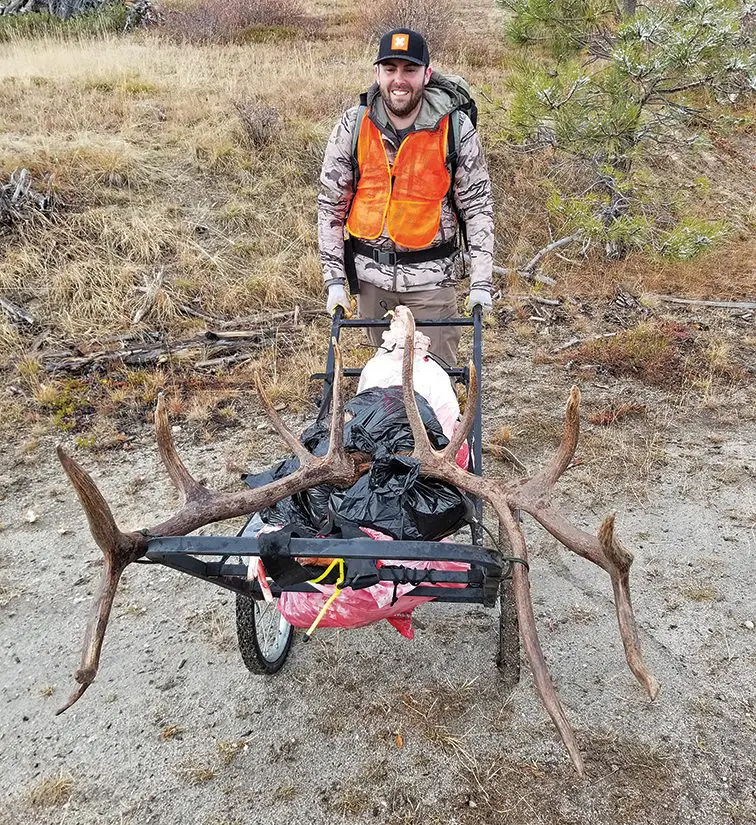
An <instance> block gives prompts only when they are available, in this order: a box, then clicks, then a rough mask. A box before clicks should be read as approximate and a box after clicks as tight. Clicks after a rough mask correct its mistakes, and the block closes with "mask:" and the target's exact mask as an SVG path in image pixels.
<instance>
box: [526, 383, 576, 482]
mask: <svg viewBox="0 0 756 825" xmlns="http://www.w3.org/2000/svg"><path fill="white" fill-rule="evenodd" d="M579 437H580V390H579V389H578V388H577V387H575V386H573V387H572V389H571V390H570V397H569V399H568V400H567V408H566V409H565V413H564V429H563V430H562V438H561V440H560V442H559V447H558V448H557V451H556V454H555V455H554V457H553V458H552V459H551V461H550V462H549V464H548V466H547V467H544V469H543V470H541V471H540V472H539V473H537V474H536V475H535V476H534V477H533V479H532V480H531V481H530V482H529V484H530V486H538V487H541V488H543V487H544V486H545V487H546V491H547V492H548V493H550V488H552V487H553V486H554V484H555V483H556V482H557V481H558V480H559V477H560V476H561V475H562V473H563V472H564V471H565V470H566V469H567V468H568V467H569V466H570V462H571V461H572V459H573V458H574V456H575V448H576V447H577V443H578V438H579Z"/></svg>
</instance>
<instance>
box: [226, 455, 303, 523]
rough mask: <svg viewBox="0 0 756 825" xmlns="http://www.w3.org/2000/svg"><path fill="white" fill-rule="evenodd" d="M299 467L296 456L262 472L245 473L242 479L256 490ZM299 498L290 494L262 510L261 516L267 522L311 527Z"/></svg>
mask: <svg viewBox="0 0 756 825" xmlns="http://www.w3.org/2000/svg"><path fill="white" fill-rule="evenodd" d="M297 469H299V459H298V458H296V457H293V458H287V459H284V460H283V461H279V462H278V464H274V465H273V466H272V467H269V468H268V469H267V470H263V472H261V473H244V474H243V475H242V481H243V482H244V483H245V484H246V485H247V486H248V487H251V488H252V489H253V490H255V489H257V488H258V487H264V486H265V485H266V484H270V483H272V482H273V481H278V480H279V479H281V478H285V477H286V476H288V475H291V474H292V473H293V472H294V471H295V470H297ZM298 498H299V497H298V496H290V497H289V498H284V499H281V501H279V502H278V504H274V505H273V506H272V507H264V508H263V509H262V510H260V518H261V519H262V520H263V521H264V522H265V524H275V525H282V524H294V525H298V526H300V527H310V526H311V525H310V518H309V515H308V513H307V510H306V509H305V508H304V507H303V506H302V503H301V501H299V500H298Z"/></svg>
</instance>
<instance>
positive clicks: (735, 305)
mask: <svg viewBox="0 0 756 825" xmlns="http://www.w3.org/2000/svg"><path fill="white" fill-rule="evenodd" d="M650 297H651V298H656V299H657V300H659V301H664V302H665V303H667V304H688V305H690V306H699V307H716V308H718V309H756V301H706V300H703V299H701V298H678V297H677V296H676V295H654V294H651V296H650Z"/></svg>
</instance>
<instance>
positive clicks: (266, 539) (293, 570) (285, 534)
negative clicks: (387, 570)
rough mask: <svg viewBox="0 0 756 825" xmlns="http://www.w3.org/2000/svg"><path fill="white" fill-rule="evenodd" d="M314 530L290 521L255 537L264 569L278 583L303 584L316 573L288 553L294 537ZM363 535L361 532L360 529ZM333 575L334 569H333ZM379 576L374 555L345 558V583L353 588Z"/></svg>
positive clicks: (308, 535) (312, 533) (311, 534)
mask: <svg viewBox="0 0 756 825" xmlns="http://www.w3.org/2000/svg"><path fill="white" fill-rule="evenodd" d="M315 535H316V534H315V531H308V530H306V529H304V528H302V527H301V526H296V527H295V526H293V525H291V524H289V525H287V526H286V527H283V528H282V529H281V530H276V531H275V532H273V533H261V534H260V535H259V536H258V537H257V544H258V547H259V550H260V558H261V559H262V563H263V566H264V567H265V572H266V573H267V574H268V575H269V576H270V577H271V578H272V579H273V581H274V582H275V583H276V584H277V585H278V586H279V587H290V586H291V585H295V584H304V583H305V582H308V581H311V580H312V579H313V578H316V577H317V572H316V571H315V570H314V569H313V568H312V567H311V566H306V565H304V564H300V562H298V561H297V560H296V559H294V558H292V556H291V540H292V539H293V538H297V539H298V538H314V537H315ZM360 535H361V536H364V533H360ZM334 575H335V573H334ZM380 580H381V576H380V573H379V572H378V566H377V562H376V560H375V559H347V560H346V575H345V576H344V583H343V584H342V585H341V587H342V588H344V587H351V588H352V590H362V589H363V588H365V587H372V586H373V585H374V584H378V582H379V581H380ZM322 583H323V584H333V581H330V580H329V579H325V580H322Z"/></svg>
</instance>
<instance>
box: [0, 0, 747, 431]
mask: <svg viewBox="0 0 756 825" xmlns="http://www.w3.org/2000/svg"><path fill="white" fill-rule="evenodd" d="M253 6H254V8H255V9H257V10H258V11H259V10H262V9H263V8H264V9H267V11H265V13H264V14H263V16H265V14H269V13H272V11H271V9H272V7H271V6H267V5H265V2H263V0H260V2H259V3H257V4H255V3H252V5H251V6H249V8H252V7H253ZM173 7H175V8H179V7H181V8H183V9H184V10H187V9H188V8H190V7H196V4H193V3H191V2H189V3H173ZM225 8H227V7H226V6H224V9H225ZM409 8H410V7H409V6H407V5H406V4H405V3H404V2H403V0H384V2H381V3H379V4H378V5H374V6H371V7H370V8H369V9H366V8H365V9H355V8H354V7H353V6H350V5H348V4H346V3H341V4H325V3H322V2H321V3H317V2H315V3H313V4H310V5H308V6H307V7H306V8H305V7H304V6H303V7H300V6H299V5H297V2H292V3H289V4H288V5H287V4H283V5H281V4H276V9H275V10H274V11H275V12H276V14H278V13H279V12H280V13H282V14H290V16H291V15H293V17H292V20H294V18H296V21H294V23H292V25H294V27H295V28H296V27H297V26H300V23H301V24H302V25H301V26H300V27H299V28H297V35H296V38H295V39H294V40H291V41H290V42H287V44H286V46H285V47H283V48H282V46H281V43H280V42H278V43H276V42H252V43H247V44H245V45H239V44H234V43H230V44H227V45H217V46H215V47H214V48H213V49H211V50H209V49H207V48H203V47H201V46H195V45H192V44H191V43H181V44H175V43H172V42H169V41H168V40H166V39H161V38H159V37H157V38H156V37H155V36H154V35H152V34H149V33H140V34H137V35H135V36H132V37H129V38H123V37H119V36H115V35H108V34H103V35H101V36H96V37H92V38H88V39H87V38H85V39H81V40H75V41H68V42H60V41H59V40H56V39H54V38H45V37H42V38H37V39H33V40H14V41H12V42H9V43H6V44H4V48H3V50H2V53H1V54H0V81H1V82H2V84H3V95H4V103H5V106H4V120H3V134H2V136H1V137H0V178H7V176H8V175H10V174H11V173H12V172H13V170H14V169H16V168H19V167H24V168H27V169H29V170H30V172H31V173H32V175H33V177H34V182H35V186H37V188H44V187H48V186H49V187H50V188H51V190H52V191H54V192H55V194H56V196H57V197H58V199H59V208H58V209H57V210H56V211H55V212H54V214H53V215H52V216H51V217H50V218H49V220H38V221H34V222H31V223H29V224H23V225H20V226H18V227H15V228H14V229H13V230H12V231H11V232H9V233H6V234H5V235H4V236H3V241H2V242H3V244H4V249H3V253H4V254H3V257H2V260H0V294H2V295H3V296H7V297H8V298H10V299H11V300H13V301H14V302H16V303H18V304H20V305H22V306H24V307H25V308H26V309H27V310H28V311H29V312H31V313H32V314H33V315H34V316H35V317H36V318H37V319H39V322H40V324H41V325H43V326H44V328H45V329H48V330H49V335H48V336H47V338H46V339H45V340H44V341H42V342H41V343H39V342H37V346H41V348H42V351H43V353H44V351H45V350H46V349H47V350H55V349H56V348H58V347H59V346H60V345H63V344H65V345H70V344H76V345H77V346H79V347H81V348H82V349H83V350H85V351H86V350H91V349H95V348H97V347H98V346H99V345H100V344H101V342H102V341H104V340H105V339H106V338H107V337H108V336H110V335H113V334H115V333H122V332H124V331H126V330H128V329H130V328H131V326H132V324H131V319H132V318H133V316H134V313H135V312H136V310H137V308H138V307H139V306H140V304H141V302H142V299H143V294H144V293H143V291H142V290H143V288H144V285H145V283H147V282H149V281H151V280H152V279H153V278H154V276H155V274H156V273H157V272H159V271H163V273H164V288H163V289H161V291H160V292H159V294H158V298H157V300H156V302H155V305H154V307H153V309H152V311H151V313H150V315H149V316H148V318H147V319H146V321H145V322H143V328H149V329H156V330H158V331H159V332H160V333H161V334H164V335H166V336H167V337H168V338H169V339H170V340H175V339H176V338H177V337H180V336H188V335H189V334H193V333H196V332H197V330H198V329H199V328H202V326H203V324H202V322H198V321H197V319H196V318H191V317H188V316H187V315H186V314H184V311H183V310H182V307H186V306H189V307H193V308H194V309H200V310H203V311H205V312H207V313H209V314H211V315H213V316H217V317H219V318H236V317H240V316H245V315H252V314H256V313H260V312H267V311H270V310H276V309H292V308H293V307H294V306H295V305H299V306H300V307H302V308H303V309H312V308H319V307H321V306H322V303H323V294H322V283H321V273H320V264H319V259H318V254H317V237H316V228H315V227H316V191H317V180H318V174H319V170H320V162H321V158H322V151H323V147H324V144H325V141H326V138H327V136H328V133H329V131H330V129H331V127H332V125H333V123H334V122H335V121H336V119H337V118H338V116H339V114H340V113H341V112H342V111H343V109H344V108H345V107H347V106H348V105H350V104H352V103H353V102H354V101H355V100H356V95H357V93H358V92H359V91H360V90H362V89H364V88H365V87H366V86H367V85H368V83H369V82H370V79H371V74H370V64H371V60H372V55H373V51H374V48H375V46H374V43H373V44H371V45H369V46H367V45H365V43H364V33H365V32H366V31H368V30H371V31H378V30H382V29H385V28H387V27H388V26H390V25H393V24H394V23H397V22H411V23H412V25H415V26H417V27H418V28H421V29H425V31H426V34H427V35H428V37H429V39H430V41H431V48H432V49H433V50H434V54H437V55H438V56H439V60H438V61H436V60H434V63H436V65H437V66H438V68H439V69H441V70H442V71H454V72H458V73H460V74H462V75H463V76H465V77H466V78H467V79H468V80H469V81H470V83H471V84H472V86H473V88H474V89H478V90H481V91H483V92H484V94H483V95H481V94H478V101H479V104H480V106H481V118H480V129H481V133H482V135H483V138H484V140H485V142H486V147H487V155H488V159H489V164H490V168H491V174H492V181H493V186H494V192H495V198H496V204H497V209H496V216H495V221H496V231H497V243H498V250H499V251H498V253H497V262H498V263H501V264H505V265H507V264H511V263H512V262H516V261H520V262H521V261H522V260H525V259H527V258H528V257H530V256H531V255H532V253H533V251H534V250H536V249H538V248H539V246H541V245H542V244H543V243H544V242H547V241H548V240H549V239H550V236H549V231H550V229H549V225H548V219H547V215H546V212H545V208H544V197H545V190H544V180H545V179H546V178H547V177H548V175H549V169H550V164H551V159H549V158H548V157H546V156H543V155H523V154H520V153H518V152H517V151H516V150H515V149H514V148H513V147H511V146H509V145H507V144H506V143H505V142H503V141H502V140H501V138H500V137H499V135H500V134H501V128H502V124H503V115H502V107H504V108H505V107H506V100H507V94H508V92H507V91H506V83H505V81H506V77H507V73H508V71H509V68H508V66H509V64H508V62H507V61H508V60H509V59H510V58H508V57H507V54H506V49H504V47H503V46H502V45H501V44H500V43H499V41H498V40H497V39H496V38H492V37H491V36H490V35H491V34H492V33H493V32H494V31H496V32H498V30H499V29H498V26H499V21H498V20H497V19H495V15H496V14H500V12H499V11H496V10H491V9H490V8H489V7H488V6H487V5H484V4H474V5H473V6H466V7H465V9H464V14H462V15H461V19H460V23H459V26H458V25H457V23H456V22H455V23H454V24H453V25H452V31H453V32H454V33H455V37H454V38H452V39H453V40H454V41H455V42H453V43H450V44H449V45H448V48H447V50H446V52H445V53H444V52H443V51H439V48H440V47H441V46H442V44H443V41H444V38H445V37H446V33H447V32H448V28H449V26H450V20H451V17H450V15H451V12H456V11H459V10H458V9H457V7H456V6H453V5H450V4H448V3H443V4H441V5H440V6H439V4H438V3H424V4H423V3H420V4H419V5H418V4H417V3H413V4H411V13H412V15H414V17H413V19H412V21H410V20H409V19H407V20H404V19H402V20H401V21H400V20H399V18H397V17H396V16H397V15H402V14H405V13H409V12H408V9H409ZM300 11H301V14H302V15H304V17H302V18H301V19H300V18H299V17H297V15H299V14H300ZM255 13H257V12H255ZM261 13H262V12H261ZM312 17H322V18H323V19H324V21H325V24H326V29H324V31H323V32H321V33H320V34H317V33H314V34H313V33H312V32H309V30H308V33H307V37H308V38H310V39H307V40H304V39H302V37H301V32H302V31H304V30H305V29H307V25H305V22H306V21H305V18H307V19H308V20H309V19H311V18H312ZM368 17H370V18H371V19H372V20H373V23H371V25H370V26H368V27H367V28H366V27H365V23H366V20H367V18H368ZM395 18H396V19H395ZM290 22H291V21H290ZM269 23H270V25H272V26H273V27H274V28H275V26H277V25H278V23H275V22H272V18H271V19H268V18H267V17H266V18H265V20H263V21H262V23H261V25H262V28H263V29H265V28H266V27H267V26H268V24H269ZM347 23H348V24H349V25H345V24H347ZM282 26H283V28H284V29H285V28H287V26H289V23H286V22H284V23H283V24H282ZM352 26H353V27H352ZM460 26H461V28H460ZM358 27H359V28H360V35H359V37H355V36H353V34H354V32H355V30H356V29H357V28H358ZM458 29H459V30H460V31H464V32H465V35H466V36H465V37H461V38H460V37H457V36H456V33H457V31H458ZM259 33H260V32H258V34H259ZM268 34H270V35H271V38H270V39H271V40H275V37H276V36H277V35H275V33H274V32H272V30H270V31H268ZM279 34H280V32H279ZM274 35H275V36H274ZM266 36H267V35H265V36H263V37H262V40H263V41H265V37H266ZM252 39H255V37H253V38H252ZM335 42H336V43H337V47H334V43H335ZM465 43H467V44H473V43H474V47H473V46H471V45H468V46H465V45H464V44H465ZM485 44H489V45H485ZM491 44H493V45H491ZM444 59H446V60H447V61H448V65H447V64H445V63H444ZM733 163H734V161H733ZM730 166H732V164H730ZM734 168H735V167H734V166H733V174H734ZM727 169H728V170H730V167H729V166H728V167H727ZM706 174H709V177H711V174H710V173H709V172H707V173H706ZM727 174H730V172H729V171H728V173H727ZM729 179H730V178H727V179H726V180H725V179H724V178H723V179H722V181H716V180H713V179H712V185H711V187H710V188H709V189H708V190H707V193H706V198H708V199H709V200H707V203H708V202H709V201H710V202H711V205H712V207H713V206H714V205H716V204H718V205H719V206H718V209H719V211H720V212H721V211H722V210H723V209H724V205H723V203H724V202H723V201H721V198H720V200H717V201H716V202H715V200H712V199H715V198H719V197H720V195H717V194H716V193H717V192H720V193H721V186H722V185H725V184H726V183H727V181H729ZM741 183H742V182H741ZM720 184H721V185H720ZM734 185H735V184H733V186H734ZM741 188H744V186H741ZM741 200H742V198H741V199H740V200H738V201H737V203H735V204H734V206H733V209H735V208H736V207H737V209H740V205H742V204H741ZM739 204H740V205H739ZM725 211H726V210H725ZM752 260H753V249H752V247H751V246H750V245H749V239H748V237H747V236H744V235H743V234H742V233H738V232H736V233H734V234H733V235H732V237H731V240H730V241H729V242H728V244H727V245H726V246H723V247H721V248H719V249H717V250H714V251H713V252H712V253H710V255H708V256H707V257H706V258H705V259H701V260H696V261H692V262H687V263H684V264H669V263H659V262H658V261H652V260H650V259H648V260H647V259H642V258H640V257H634V258H631V259H628V260H627V261H625V262H622V263H619V264H612V265H611V269H608V265H607V264H606V262H605V261H601V260H598V259H590V260H587V261H580V262H579V265H572V264H570V263H569V262H568V261H566V260H560V259H558V258H554V260H553V271H554V274H555V275H557V277H558V278H559V291H563V292H564V293H565V294H566V295H570V294H576V295H603V294H607V293H608V292H609V291H610V290H611V289H613V286H612V285H614V284H616V283H619V282H626V283H627V284H629V285H630V286H631V287H633V288H635V287H637V288H638V290H639V291H641V292H643V291H645V292H661V291H664V292H676V291H677V292H680V293H684V294H691V295H695V296H701V297H738V296H742V294H746V293H748V292H749V291H750V293H751V294H752V293H753V292H754V291H756V285H755V284H754V277H755V276H754V275H753V271H754V269H753V266H752ZM549 266H550V267H551V266H552V263H550V264H549ZM499 280H501V279H499ZM518 288H519V287H518ZM327 328H328V327H327V321H326V319H325V318H323V321H322V323H319V324H316V325H315V326H314V327H313V328H312V329H307V330H303V331H302V333H301V334H297V335H296V336H295V338H293V339H291V340H281V341H279V342H277V343H276V344H274V345H273V346H272V347H271V348H270V350H268V351H267V352H266V353H265V354H263V355H261V356H260V358H259V359H256V360H255V361H254V362H253V363H252V364H250V365H248V366H245V367H243V368H231V369H227V370H225V371H222V372H219V371H216V372H215V374H214V375H208V376H202V375H198V374H196V373H193V372H192V366H191V362H190V363H188V364H182V363H180V362H179V360H178V359H171V361H170V363H169V364H166V365H164V366H162V367H161V368H159V369H158V370H156V371H155V372H154V380H153V382H152V384H153V385H152V386H151V387H150V386H147V384H148V382H147V381H146V380H145V381H143V382H142V385H141V386H137V384H139V383H140V381H141V377H140V379H139V381H137V382H136V383H132V382H129V381H128V380H127V379H126V378H125V374H127V373H128V372H129V371H128V370H122V369H120V368H117V369H112V370H111V371H110V372H109V373H108V374H107V375H105V376H87V377H86V378H85V379H82V381H81V387H80V388H79V389H76V390H74V389H73V388H72V387H70V386H67V385H66V380H64V379H61V378H58V377H51V376H49V375H43V374H41V373H39V371H38V373H39V374H38V375H37V377H36V378H35V379H34V380H32V377H31V376H30V375H29V374H28V371H29V369H30V365H32V364H34V363H38V364H39V363H41V358H40V354H39V352H38V351H36V350H35V351H32V345H33V344H34V342H35V336H36V335H37V333H38V332H39V331H40V327H35V328H34V329H33V330H23V329H18V328H16V327H15V326H13V325H12V324H10V323H9V322H8V321H7V320H5V319H4V318H0V371H2V379H3V380H4V381H5V382H6V383H9V384H12V385H14V386H18V387H20V388H21V390H22V393H21V394H20V395H17V394H14V395H3V396H0V407H1V408H2V413H3V415H2V422H3V423H2V425H1V426H2V427H3V429H4V430H9V429H13V428H17V427H18V426H19V425H21V426H28V425H29V424H33V425H39V422H40V421H46V422H47V423H48V425H49V424H51V425H53V426H55V427H63V428H64V429H70V430H71V431H72V432H73V433H75V434H76V435H77V436H78V437H79V438H80V444H81V446H98V445H100V446H112V447H120V446H122V445H123V444H124V443H127V442H128V438H129V435H130V431H129V425H130V422H131V424H132V425H133V422H134V421H135V420H136V421H140V420H146V419H147V418H148V417H149V415H150V413H151V406H152V404H153V399H154V394H155V393H156V392H157V391H158V390H161V389H166V390H168V391H170V392H171V393H172V394H173V395H174V397H175V398H177V399H178V400H177V401H176V404H177V405H178V409H177V415H178V420H188V421H189V424H190V426H191V428H192V431H193V432H194V433H195V435H196V437H197V438H199V439H207V438H211V437H212V436H213V435H214V433H215V432H216V431H217V430H218V429H220V428H223V427H225V426H227V425H229V424H234V423H235V422H237V421H238V420H239V418H240V417H241V415H242V414H243V410H244V407H245V403H246V395H245V394H244V392H243V390H242V388H245V387H246V386H248V384H249V367H251V366H261V367H262V368H263V370H264V372H266V374H268V375H270V376H271V379H272V387H271V394H272V395H273V397H274V398H275V399H276V400H278V401H282V402H285V403H287V404H288V405H290V406H291V407H292V408H294V407H302V406H304V404H305V403H306V402H307V401H308V400H309V398H310V397H312V396H313V395H314V394H315V393H314V392H313V391H312V389H311V388H310V387H309V386H308V385H307V382H305V381H303V380H302V377H303V375H305V374H306V373H308V372H312V371H317V370H319V369H320V368H321V367H322V361H323V358H324V353H325V345H326V341H327ZM511 335H514V336H515V339H516V340H517V341H518V342H519V343H521V344H523V345H525V346H530V345H531V344H532V341H533V338H534V332H533V329H532V325H531V324H528V323H527V322H525V321H515V322H514V323H513V324H512V325H510V327H509V329H508V331H507V340H511V337H510V336H511ZM724 344H728V342H723V345H722V346H719V347H718V346H717V345H715V344H712V346H711V347H710V348H709V349H706V348H702V349H701V350H700V352H697V355H696V357H697V362H696V364H695V369H694V370H689V371H688V372H687V373H686V378H685V380H686V382H687V385H688V386H690V387H691V388H692V389H693V390H694V391H695V392H697V393H699V394H703V395H705V396H714V395H715V394H716V392H717V391H718V390H717V388H718V386H719V385H720V384H721V382H722V380H723V376H725V378H724V380H730V379H728V378H726V374H727V373H728V370H730V368H729V367H728V366H727V365H726V363H725V362H726V361H727V360H728V359H729V360H730V361H731V362H732V363H733V364H736V365H737V363H738V361H739V356H738V354H737V353H736V352H728V351H727V347H726V346H724ZM728 345H729V344H728ZM362 354H364V353H362ZM77 380H78V379H77ZM35 381H36V385H35ZM203 388H205V389H206V390H207V391H206V392H203ZM71 397H73V398H71ZM214 398H217V399H219V400H218V402H217V403H216V402H215V401H214ZM66 399H68V400H72V406H73V408H72V409H70V410H69V409H66V408H67V406H71V405H67V404H66V403H64V402H66ZM102 418H105V419H107V423H102V422H101V421H98V419H102Z"/></svg>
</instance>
